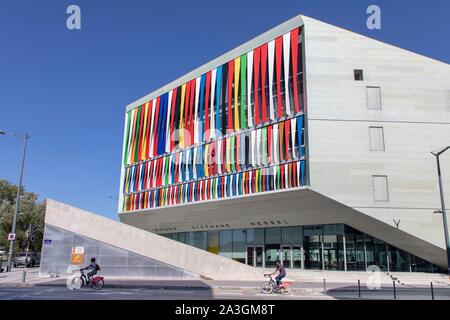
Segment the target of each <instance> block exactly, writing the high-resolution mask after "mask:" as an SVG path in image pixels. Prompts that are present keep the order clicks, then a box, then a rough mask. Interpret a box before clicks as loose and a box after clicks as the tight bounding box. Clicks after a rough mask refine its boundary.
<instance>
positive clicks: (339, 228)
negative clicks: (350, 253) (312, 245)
mask: <svg viewBox="0 0 450 320" xmlns="http://www.w3.org/2000/svg"><path fill="white" fill-rule="evenodd" d="M322 229H323V234H324V235H343V234H344V225H343V224H325V225H323V226H322Z"/></svg>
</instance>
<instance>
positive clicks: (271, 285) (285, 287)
mask: <svg viewBox="0 0 450 320" xmlns="http://www.w3.org/2000/svg"><path fill="white" fill-rule="evenodd" d="M264 277H266V278H267V277H269V278H270V280H269V281H264V282H263V283H262V284H261V291H262V292H263V293H266V294H271V293H283V294H291V293H292V286H291V281H289V280H284V279H282V280H281V285H280V287H278V286H277V282H276V280H275V278H274V276H273V275H272V274H271V273H266V274H264Z"/></svg>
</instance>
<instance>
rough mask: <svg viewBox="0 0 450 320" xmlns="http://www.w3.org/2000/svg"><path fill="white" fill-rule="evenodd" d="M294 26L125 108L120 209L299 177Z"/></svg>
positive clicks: (239, 191) (300, 120)
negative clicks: (288, 30) (121, 202)
mask: <svg viewBox="0 0 450 320" xmlns="http://www.w3.org/2000/svg"><path fill="white" fill-rule="evenodd" d="M301 32H302V31H301V29H300V28H296V29H294V30H292V31H290V32H289V33H287V34H285V35H281V36H279V37H277V38H276V39H274V40H272V41H270V42H268V43H265V44H263V45H261V46H260V47H257V48H254V49H253V50H252V51H250V52H248V53H246V54H242V55H240V56H239V57H236V58H235V59H233V60H230V61H229V62H227V63H225V64H223V65H221V66H218V67H217V68H215V69H213V70H210V71H208V72H206V73H205V74H203V75H201V76H199V77H197V78H195V79H191V80H189V81H187V82H186V83H184V84H182V85H180V86H179V87H176V88H174V89H173V90H170V91H169V92H166V93H164V94H162V95H161V96H158V97H156V98H154V99H152V100H151V101H148V102H146V103H144V104H143V105H141V106H139V107H137V108H135V109H133V110H130V111H129V112H127V114H126V122H125V138H124V153H123V154H124V158H123V166H124V179H123V186H122V192H123V197H124V201H123V211H134V210H141V209H147V208H155V207H161V206H170V205H177V204H182V203H190V202H197V201H207V200H213V199H220V198H228V197H237V196H244V195H248V194H254V193H260V192H268V191H277V190H282V189H288V188H298V187H301V186H304V185H305V175H306V173H305V165H306V159H305V147H306V146H305V139H304V137H305V134H304V130H305V129H304V127H305V124H304V109H303V105H304V103H303V76H302V72H303V70H302V66H303V63H302V49H301V44H300V43H299V39H301Z"/></svg>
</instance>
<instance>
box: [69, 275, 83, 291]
mask: <svg viewBox="0 0 450 320" xmlns="http://www.w3.org/2000/svg"><path fill="white" fill-rule="evenodd" d="M83 286H84V280H83V278H82V277H76V278H73V279H72V288H73V289H81V288H82V287H83Z"/></svg>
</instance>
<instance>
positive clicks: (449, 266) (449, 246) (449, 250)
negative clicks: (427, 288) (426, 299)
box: [431, 146, 450, 277]
mask: <svg viewBox="0 0 450 320" xmlns="http://www.w3.org/2000/svg"><path fill="white" fill-rule="evenodd" d="M448 149H450V146H448V147H445V148H443V149H441V150H438V151H433V152H431V154H432V155H434V156H435V157H436V162H437V171H438V179H439V192H440V195H441V213H442V219H443V222H444V234H445V247H446V249H447V274H448V276H449V277H450V239H449V237H448V226H447V213H446V212H445V201H444V189H443V186H442V176H441V164H440V161H439V156H440V155H441V154H443V153H444V152H445V151H447V150H448Z"/></svg>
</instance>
